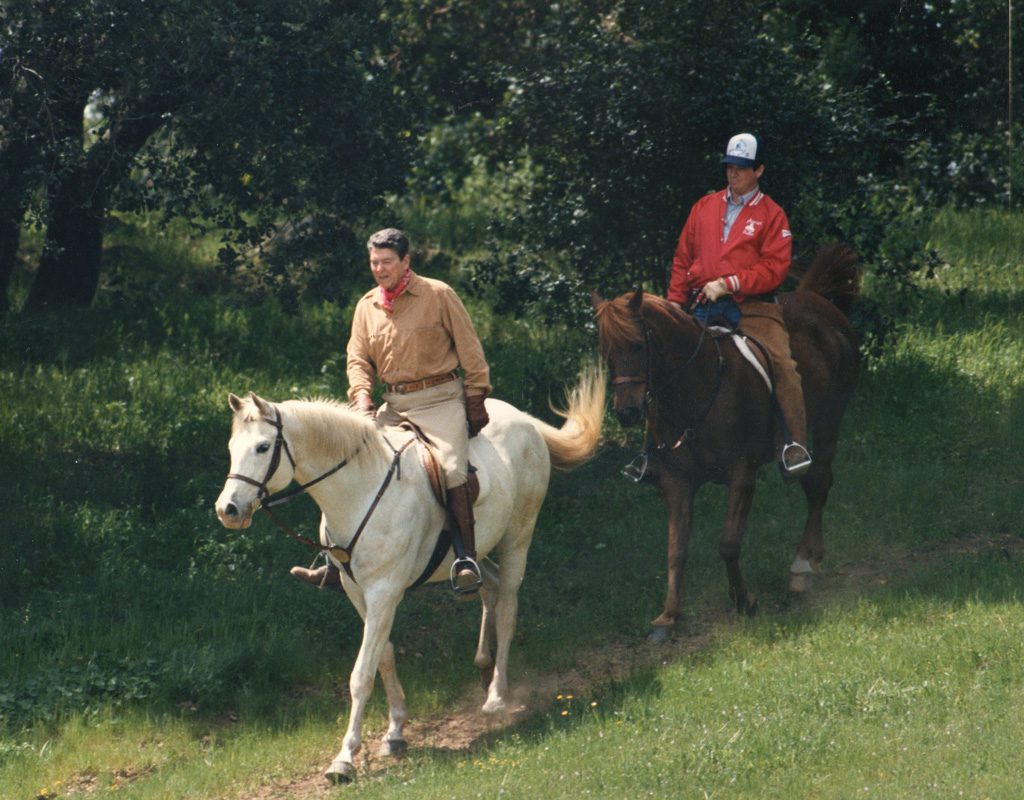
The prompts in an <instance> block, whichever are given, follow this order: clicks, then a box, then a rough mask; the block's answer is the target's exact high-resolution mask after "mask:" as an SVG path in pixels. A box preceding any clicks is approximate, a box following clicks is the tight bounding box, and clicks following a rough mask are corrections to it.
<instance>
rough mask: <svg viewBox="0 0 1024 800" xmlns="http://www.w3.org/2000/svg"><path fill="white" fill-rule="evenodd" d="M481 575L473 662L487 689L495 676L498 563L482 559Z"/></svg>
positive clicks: (499, 575)
mask: <svg viewBox="0 0 1024 800" xmlns="http://www.w3.org/2000/svg"><path fill="white" fill-rule="evenodd" d="M480 575H481V577H482V578H483V581H484V585H483V588H482V589H481V591H480V599H481V610H480V638H479V640H478V641H477V645H476V656H475V657H474V658H473V664H474V666H476V668H477V669H478V670H480V682H481V683H482V684H483V687H484V689H487V688H488V687H489V686H490V685H491V680H492V679H493V678H494V637H495V629H494V628H495V625H494V608H495V604H496V602H497V599H498V596H497V595H498V586H499V584H500V582H501V572H500V570H499V568H498V565H497V564H495V563H494V562H493V561H491V560H490V559H489V558H484V559H481V560H480Z"/></svg>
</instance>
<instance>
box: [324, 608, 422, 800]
mask: <svg viewBox="0 0 1024 800" xmlns="http://www.w3.org/2000/svg"><path fill="white" fill-rule="evenodd" d="M400 598H401V594H400V593H396V592H394V591H393V590H391V589H390V588H389V589H387V590H381V591H377V592H374V593H369V592H368V593H367V595H366V614H365V620H366V621H365V623H364V625H363V642H362V644H361V645H360V647H359V655H358V657H357V658H356V663H355V666H354V667H353V668H352V675H351V676H350V678H349V692H350V693H351V695H352V708H351V710H350V712H349V718H348V730H346V731H345V738H344V739H343V740H342V743H341V751H340V752H339V753H338V755H337V756H335V757H334V761H332V762H331V765H330V766H329V767H328V768H327V772H326V773H325V774H326V777H327V779H328V780H330V781H331V782H333V783H348V782H349V781H351V780H352V779H353V778H354V777H355V759H356V755H357V754H358V753H359V750H360V749H361V747H362V727H363V715H364V714H365V713H366V704H367V702H368V701H369V699H370V693H371V692H372V691H373V679H374V677H375V675H376V673H377V669H378V668H379V667H381V666H382V665H383V663H384V655H385V653H386V652H388V653H390V656H389V660H390V670H388V669H387V668H385V669H384V670H383V671H382V677H384V676H385V674H388V673H389V676H388V677H385V687H387V686H388V683H389V682H390V681H393V682H394V684H395V685H397V681H398V679H397V676H396V675H395V672H394V651H393V650H392V649H391V645H390V643H389V642H388V637H389V636H390V635H391V625H392V623H393V622H394V619H395V609H396V608H397V607H398V601H399V599H400ZM400 689H401V687H399V690H400ZM402 710H403V712H404V703H403V704H402ZM400 729H401V726H400V725H399V730H400Z"/></svg>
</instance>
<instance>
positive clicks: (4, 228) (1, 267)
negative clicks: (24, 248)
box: [0, 203, 25, 313]
mask: <svg viewBox="0 0 1024 800" xmlns="http://www.w3.org/2000/svg"><path fill="white" fill-rule="evenodd" d="M4 205H5V206H7V204H6V203H5V204H4ZM24 213H25V207H24V205H21V204H20V203H11V204H10V207H5V208H3V209H2V210H0V313H3V312H5V311H9V310H10V308H11V302H10V299H9V298H8V296H7V290H8V288H9V287H10V285H11V276H12V275H14V268H15V266H17V263H18V244H19V243H20V242H21V218H22V216H23V215H24Z"/></svg>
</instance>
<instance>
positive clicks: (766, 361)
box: [708, 325, 774, 393]
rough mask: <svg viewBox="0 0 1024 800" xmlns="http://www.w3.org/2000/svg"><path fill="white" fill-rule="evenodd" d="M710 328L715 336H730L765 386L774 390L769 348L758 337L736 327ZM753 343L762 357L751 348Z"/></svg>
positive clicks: (718, 326)
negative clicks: (742, 331)
mask: <svg viewBox="0 0 1024 800" xmlns="http://www.w3.org/2000/svg"><path fill="white" fill-rule="evenodd" d="M708 330H709V331H711V332H712V333H714V334H715V336H716V337H719V338H722V337H725V336H729V338H730V339H731V340H732V343H733V344H734V345H736V349H737V350H738V351H739V353H740V355H741V356H743V358H744V360H746V361H748V362H749V363H750V365H751V366H752V367H753V368H754V371H755V372H757V374H758V375H760V376H761V380H763V381H764V383H765V386H767V387H768V391H769V393H771V392H772V389H773V383H774V381H773V380H772V378H773V377H774V375H771V374H770V373H771V370H772V360H771V357H770V356H769V355H768V350H767V349H766V348H765V346H764V345H763V344H761V343H760V342H759V341H757V339H755V338H754V337H753V336H747V335H746V334H745V333H740V332H739V331H738V330H736V329H734V328H726V327H723V326H721V325H712V326H710V327H708ZM751 344H753V345H754V347H756V348H757V350H758V352H759V353H760V355H761V358H758V357H757V354H756V353H754V351H753V349H751V347H750V345H751Z"/></svg>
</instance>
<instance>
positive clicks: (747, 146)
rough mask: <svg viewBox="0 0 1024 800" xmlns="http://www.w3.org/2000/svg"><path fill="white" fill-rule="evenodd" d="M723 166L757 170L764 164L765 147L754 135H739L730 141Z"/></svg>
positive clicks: (723, 159) (723, 158)
mask: <svg viewBox="0 0 1024 800" xmlns="http://www.w3.org/2000/svg"><path fill="white" fill-rule="evenodd" d="M722 163H723V164H735V165H736V166H738V167H750V168H756V167H757V166H758V165H760V164H763V163H764V147H763V146H762V145H761V139H760V137H757V136H754V134H752V133H737V134H736V135H735V136H733V137H732V138H731V139H730V140H729V144H728V145H727V146H726V148H725V155H724V156H723V157H722Z"/></svg>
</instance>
